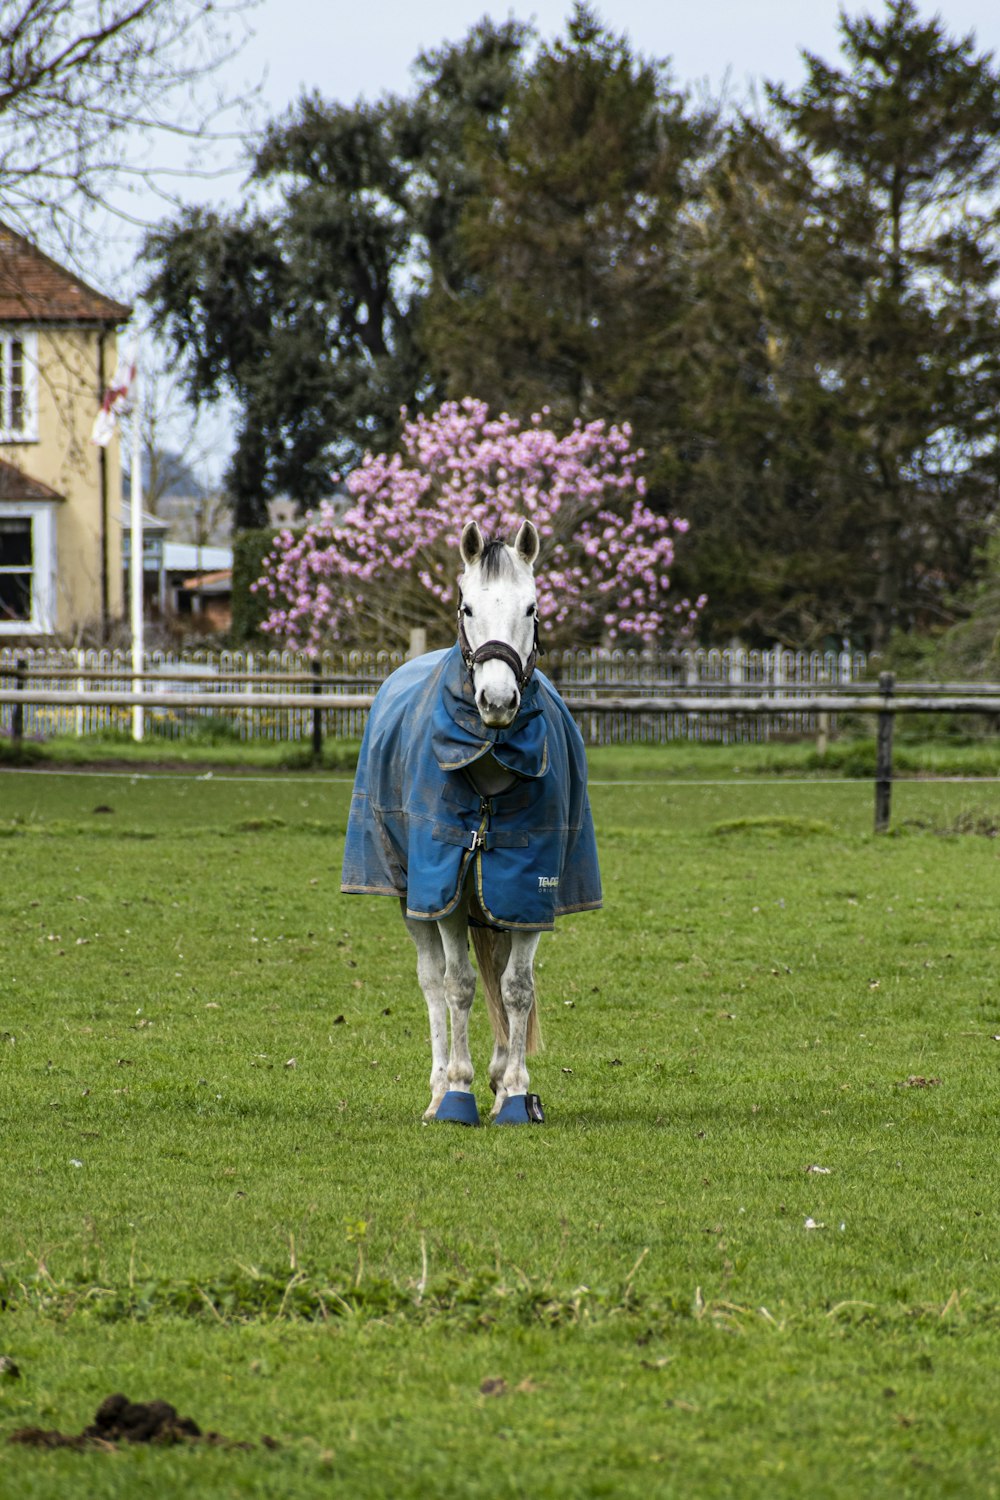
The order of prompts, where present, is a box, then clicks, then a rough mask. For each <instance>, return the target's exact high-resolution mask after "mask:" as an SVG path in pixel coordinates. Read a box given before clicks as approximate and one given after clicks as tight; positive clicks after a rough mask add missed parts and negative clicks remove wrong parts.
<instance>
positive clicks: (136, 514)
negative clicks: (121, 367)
mask: <svg viewBox="0 0 1000 1500" xmlns="http://www.w3.org/2000/svg"><path fill="white" fill-rule="evenodd" d="M133 358H134V363H135V389H134V396H133V401H132V476H131V484H130V486H129V488H130V492H131V500H132V515H131V546H132V555H131V558H130V562H131V568H130V581H131V588H130V593H131V596H132V691H133V692H134V693H141V692H142V670H143V666H144V643H143V635H142V606H143V561H144V559H143V555H142V552H143V543H142V375H141V373H140V369H139V357H138V350H137V351H136V354H135V355H134V356H133ZM143 715H144V710H143V706H142V704H141V703H137V704H136V705H135V707H134V708H133V709H132V738H133V739H134V740H141V739H142V737H143V733H144V730H145V722H144V717H143Z"/></svg>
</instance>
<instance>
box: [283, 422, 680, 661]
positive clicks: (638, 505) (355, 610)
mask: <svg viewBox="0 0 1000 1500" xmlns="http://www.w3.org/2000/svg"><path fill="white" fill-rule="evenodd" d="M404 415H405V414H404ZM547 415H548V413H547V409H544V408H543V410H542V411H541V412H539V413H536V414H535V415H534V416H533V417H531V418H530V420H529V422H528V424H527V425H526V426H522V424H521V423H520V422H518V421H517V420H516V418H514V417H511V416H508V415H507V414H506V413H504V414H501V415H500V416H498V417H491V416H490V413H489V410H488V409H487V407H486V406H485V405H484V404H483V402H481V401H477V400H474V399H473V398H471V397H467V398H466V399H465V400H463V401H460V402H453V401H449V402H446V403H445V404H444V405H443V406H442V407H441V408H440V409H439V410H438V411H437V412H435V413H434V414H433V415H432V416H428V417H424V416H420V417H417V418H416V419H415V420H412V421H409V422H407V423H406V424H405V426H404V428H403V433H402V442H401V449H402V451H401V452H399V453H395V454H393V455H392V456H391V457H390V456H386V455H382V454H377V455H372V454H367V455H366V456H365V458H364V461H363V463H362V464H361V466H360V468H358V469H356V470H355V471H354V473H352V474H351V475H350V476H349V477H348V479H347V481H346V484H347V489H348V492H349V493H350V496H351V500H352V502H353V503H352V504H351V506H350V508H349V509H348V510H347V511H346V512H345V513H344V514H343V515H342V516H340V517H339V519H338V518H336V517H335V516H334V513H333V511H332V510H331V509H330V508H329V507H326V506H324V507H323V508H322V509H321V511H320V513H319V515H318V516H316V517H314V518H313V519H311V520H310V522H309V524H308V525H307V526H306V527H305V529H304V530H303V531H301V532H299V533H298V534H297V535H296V534H295V533H293V532H292V531H290V530H284V531H282V532H280V533H279V535H278V536H277V537H276V539H275V543H274V547H273V549H272V551H271V553H270V554H269V556H268V557H267V558H266V559H265V564H264V574H263V576H262V577H261V578H260V579H259V580H258V582H257V583H256V584H255V585H254V587H255V589H257V590H258V591H260V590H262V591H263V592H264V594H265V597H266V599H267V600H268V602H269V604H270V613H269V614H268V616H267V619H266V620H265V622H264V625H263V628H264V630H265V631H268V632H269V633H270V634H272V635H274V636H276V637H278V638H280V639H281V640H283V641H284V642H285V643H287V644H288V645H289V646H291V647H297V648H300V649H304V650H305V651H306V652H307V653H309V654H310V655H315V654H316V653H317V652H318V650H319V649H320V647H321V646H322V645H323V644H324V643H328V642H336V643H338V644H340V645H342V646H344V647H356V646H361V647H364V646H368V647H370V646H374V645H378V646H386V647H399V646H405V645H406V644H407V642H408V640H409V634H410V631H411V629H412V628H413V627H414V626H423V627H425V628H426V630H427V632H428V639H429V640H430V642H431V643H432V644H442V645H443V644H445V643H446V642H449V641H451V640H452V639H453V637H454V634H455V611H456V608H457V603H458V596H457V588H456V578H457V574H458V572H459V571H460V563H459V559H458V539H459V536H460V533H461V529H462V526H463V524H464V522H465V521H466V520H467V519H469V518H470V517H474V518H475V519H476V520H477V521H478V522H479V525H480V527H481V528H482V530H483V532H484V533H485V534H486V535H487V536H508V535H510V534H511V533H512V528H513V526H514V523H515V520H516V519H517V518H519V517H529V518H530V519H531V520H532V521H533V522H534V523H535V526H536V527H537V528H538V532H539V535H540V538H541V553H540V556H539V560H538V563H537V564H536V573H537V575H538V611H539V615H540V616H541V621H542V627H543V638H544V641H545V644H546V645H547V646H552V647H562V646H573V645H593V644H596V643H598V642H600V641H602V640H603V641H607V642H609V643H612V644H619V645H621V644H626V643H627V644H635V645H652V644H653V643H654V642H664V643H667V644H669V643H671V642H672V641H673V640H674V639H676V638H677V637H678V636H681V635H683V634H686V633H687V632H688V631H690V628H691V624H692V622H693V621H694V620H695V619H696V618H697V615H698V611H699V609H700V608H701V606H702V604H703V603H704V599H703V598H702V599H698V600H695V601H692V600H690V599H677V598H676V597H671V587H670V571H669V570H670V567H671V565H672V563H673V557H674V539H675V537H676V535H677V534H678V533H682V532H684V531H686V530H687V522H686V521H682V520H678V519H676V518H670V517H666V516H661V515H658V514H656V512H654V511H653V510H651V509H650V507H649V505H648V504H647V503H646V499H645V493H646V486H645V481H644V479H643V477H642V475H641V473H640V472H639V464H640V461H641V459H642V456H643V455H642V450H641V449H638V448H633V447H632V433H631V429H630V428H629V426H628V425H627V424H623V425H622V426H620V427H617V426H608V425H606V424H605V423H604V422H600V421H597V422H588V423H586V424H584V423H582V422H576V423H575V424H574V426H573V428H572V430H571V431H569V432H568V433H566V434H565V435H564V436H562V437H558V436H557V435H556V434H555V433H554V432H552V431H551V430H550V429H549V428H547V427H546V426H545V425H544V424H545V419H546V416H547Z"/></svg>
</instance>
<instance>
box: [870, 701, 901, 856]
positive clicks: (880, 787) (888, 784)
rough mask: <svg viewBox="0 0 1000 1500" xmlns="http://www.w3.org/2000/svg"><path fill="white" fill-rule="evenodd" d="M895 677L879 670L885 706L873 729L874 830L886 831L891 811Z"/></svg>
mask: <svg viewBox="0 0 1000 1500" xmlns="http://www.w3.org/2000/svg"><path fill="white" fill-rule="evenodd" d="M895 686H896V677H895V674H894V673H893V672H880V673H879V679H878V689H879V692H880V693H881V694H882V697H883V699H884V700H885V707H884V708H883V710H882V712H881V713H880V714H879V716H878V727H877V729H876V731H875V832H876V833H888V831H889V816H890V814H891V812H892V731H893V720H894V715H893V714H892V712H891V711H890V709H889V702H890V700H891V698H892V694H893V689H894V688H895Z"/></svg>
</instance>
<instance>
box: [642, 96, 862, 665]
mask: <svg viewBox="0 0 1000 1500" xmlns="http://www.w3.org/2000/svg"><path fill="white" fill-rule="evenodd" d="M810 186H811V178H810V175H809V173H808V169H807V168H806V167H805V166H804V164H803V163H802V162H801V161H800V160H799V159H798V158H797V157H796V155H795V154H794V153H791V152H789V151H788V150H786V149H785V147H784V146H783V145H782V143H781V141H780V139H779V138H778V137H777V136H776V135H771V134H769V133H768V132H767V131H766V130H764V129H763V128H762V127H761V126H759V125H753V124H750V123H747V122H744V124H743V125H742V126H741V127H739V128H737V129H734V130H733V131H731V132H730V134H729V136H728V139H727V141H726V143H725V145H724V147H723V148H722V149H721V150H720V151H719V152H718V153H717V155H716V158H715V160H714V161H713V163H712V165H711V168H710V169H709V171H708V172H707V173H706V174H705V177H704V180H703V183H702V190H701V199H700V205H699V208H698V212H697V213H696V214H692V215H690V216H689V218H688V222H687V225H686V228H685V237H684V258H685V264H686V267H687V271H688V277H689V282H688V298H687V303H686V307H685V315H684V324H683V329H682V330H681V335H682V336H681V349H680V352H679V366H678V372H679V380H678V388H679V393H680V407H679V411H678V414H677V416H678V423H679V427H680V431H681V439H680V442H679V443H678V445H677V448H676V450H675V451H674V453H673V454H672V463H671V465H670V466H669V469H666V470H665V473H667V474H668V476H669V479H670V483H671V486H672V488H673V491H674V495H675V501H674V503H675V504H676V506H677V507H678V509H680V510H681V511H682V512H683V514H684V515H686V516H687V517H688V519H689V520H690V521H691V523H692V534H691V539H690V543H689V546H688V547H687V548H686V549H685V552H684V554H683V557H682V560H681V565H680V570H679V572H678V575H677V577H678V582H680V583H681V584H682V586H685V587H690V586H691V583H692V582H693V580H694V579H697V580H698V586H699V588H702V587H703V588H704V590H705V592H706V593H707V594H708V598H709V604H708V607H707V609H706V612H705V614H706V625H707V628H708V630H709V631H710V632H711V634H712V635H713V636H714V637H715V638H719V637H726V636H730V635H738V636H740V637H741V638H742V639H743V640H746V641H750V642H753V643H766V642H770V641H773V640H782V641H786V642H788V643H790V644H805V643H816V642H817V641H820V640H822V638H823V637H825V636H826V635H828V634H830V633H837V634H840V633H843V632H846V631H848V630H849V629H850V628H851V625H852V623H853V618H854V611H855V607H856V600H855V597H854V592H853V581H854V580H855V578H857V576H858V573H859V570H861V571H863V569H864V563H865V541H864V535H863V531H864V527H863V516H862V514H861V512H860V507H859V504H858V501H857V497H856V495H855V491H854V487H853V485H852V483H851V481H850V479H849V477H848V475H849V465H846V464H845V462H844V457H843V453H844V433H845V413H844V410H843V402H842V392H841V389H840V384H841V383H840V381H839V378H838V375H837V370H838V367H839V364H840V361H841V360H842V358H843V343H844V320H845V314H848V313H850V311H851V309H852V308H853V307H854V305H855V302H856V300H857V278H856V276H855V274H854V266H853V262H852V259H851V257H850V256H849V255H845V254H844V253H843V252H842V251H841V250H840V248H839V247H834V246H831V245H830V243H829V242H828V239H827V235H826V233H825V230H824V229H823V227H822V226H821V225H820V224H818V223H817V222H816V220H815V216H814V215H812V214H811V212H810V209H809V189H810ZM860 587H861V588H862V589H863V588H864V584H863V582H862V583H861V584H860Z"/></svg>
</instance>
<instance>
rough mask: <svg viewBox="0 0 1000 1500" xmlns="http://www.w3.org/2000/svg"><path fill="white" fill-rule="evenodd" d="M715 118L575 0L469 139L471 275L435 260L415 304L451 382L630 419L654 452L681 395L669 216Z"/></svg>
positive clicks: (464, 242) (566, 409) (677, 272)
mask: <svg viewBox="0 0 1000 1500" xmlns="http://www.w3.org/2000/svg"><path fill="white" fill-rule="evenodd" d="M708 128H709V122H708V121H707V120H706V119H705V118H703V117H702V116H699V115H697V114H693V113H691V112H689V111H688V109H687V106H686V103H685V100H684V98H683V97H682V96H681V95H680V94H679V93H678V92H676V91H675V90H673V88H672V87H671V85H670V83H669V78H668V73H667V70H666V68H665V66H664V65H662V64H660V63H655V62H649V61H645V60H643V59H640V58H637V57H635V56H634V55H633V53H632V51H631V49H630V48H629V45H628V43H627V41H626V40H624V39H622V38H619V37H616V36H614V35H613V34H612V33H611V32H610V31H608V30H607V29H605V28H604V27H603V26H602V25H601V23H600V22H599V21H598V19H597V17H596V16H595V14H594V12H593V11H591V10H590V9H588V8H587V7H586V6H584V5H582V4H577V6H576V8H575V10H574V12H573V15H572V17H571V19H570V21H569V23H568V28H567V34H566V37H565V39H561V40H558V41H556V42H554V43H553V44H551V45H546V46H543V47H542V48H541V49H540V51H539V54H538V56H537V57H536V59H535V60H534V62H533V64H532V66H531V67H530V69H528V70H526V71H525V73H524V75H523V76H522V78H521V81H520V84H519V86H518V88H517V89H516V91H515V92H514V93H513V94H512V96H511V100H510V104H509V109H508V117H507V129H506V132H505V133H503V134H502V135H498V134H494V135H493V136H487V137H484V136H482V135H481V136H480V137H479V138H478V139H476V140H474V141H473V142H471V143H470V144H471V152H472V157H473V160H474V163H475V166H476V169H477V173H478V177H479V182H480V187H479V190H478V191H477V192H475V193H474V194H472V196H470V198H469V200H468V203H467V205H466V208H465V212H464V214H463V217H462V220H461V223H460V241H461V246H462V250H463V252H464V255H463V257H462V262H463V270H464V276H463V278H462V279H461V280H460V281H459V282H458V283H457V284H456V281H455V280H454V278H453V277H451V276H450V275H449V274H448V268H447V267H444V266H442V265H441V264H440V263H437V264H435V267H434V270H435V281H434V287H433V291H432V294H431V297H430V300H429V303H428V306H427V308H426V310H425V316H424V334H423V336H424V340H425V343H426V345H427V348H428V350H429V353H430V355H431V358H432V361H433V364H434V366H435V367H436V369H437V370H438V371H439V372H440V375H441V378H442V380H443V382H444V384H445V386H446V388H447V389H448V391H449V392H450V393H451V394H453V395H455V396H460V395H463V394H465V393H466V392H469V391H471V392H474V393H475V394H476V395H478V396H482V397H483V398H484V399H485V400H487V401H489V402H490V404H491V405H492V406H493V407H494V408H507V409H509V410H511V411H514V412H520V413H524V412H528V411H531V410H533V409H536V408H545V409H547V410H550V411H551V414H552V419H553V420H554V421H555V422H556V423H557V424H566V423H568V422H571V421H573V420H574V419H576V418H580V419H582V420H584V421H586V420H588V419H589V418H591V417H592V416H596V415H600V416H602V417H608V418H610V419H613V420H628V421H630V422H631V423H632V424H633V426H634V428H635V430H636V431H637V433H638V435H639V438H640V440H641V441H642V442H643V445H644V446H645V447H646V449H647V450H653V452H652V453H651V456H652V457H653V458H654V460H655V450H656V448H657V447H658V446H659V444H660V443H661V442H662V441H663V439H662V432H663V427H664V423H665V422H666V423H667V424H668V425H669V421H670V416H671V413H672V410H673V408H674V406H675V404H676V403H675V389H674V380H673V374H674V364H673V362H674V355H675V348H676V333H675V330H676V328H677V324H678V319H679V314H680V310H681V305H682V290H681V288H682V279H683V273H682V268H681V267H680V265H679V264H678V261H677V256H676V241H677V224H678V217H679V214H680V212H681V209H682V206H683V204H684V202H685V199H686V197H687V195H688V192H689V189H690V181H691V175H692V170H693V163H694V161H695V160H696V159H697V155H698V152H699V150H700V149H701V147H702V144H703V142H704V139H705V137H706V135H707V133H708Z"/></svg>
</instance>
